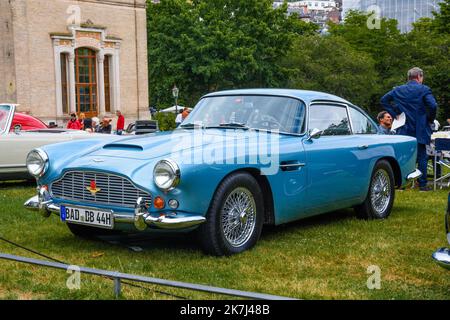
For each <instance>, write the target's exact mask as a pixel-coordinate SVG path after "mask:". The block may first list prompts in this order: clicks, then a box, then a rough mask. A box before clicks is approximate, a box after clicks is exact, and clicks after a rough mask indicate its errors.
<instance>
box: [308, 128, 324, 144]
mask: <svg viewBox="0 0 450 320" xmlns="http://www.w3.org/2000/svg"><path fill="white" fill-rule="evenodd" d="M322 134H323V131H322V130H319V129H317V128H314V129H311V130H309V134H308V141H311V140H313V139H319V138H320V137H321V136H322Z"/></svg>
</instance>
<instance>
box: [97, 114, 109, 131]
mask: <svg viewBox="0 0 450 320" xmlns="http://www.w3.org/2000/svg"><path fill="white" fill-rule="evenodd" d="M111 121H112V119H110V118H107V117H104V118H103V120H102V123H101V124H100V126H99V127H98V129H97V131H96V132H98V133H105V134H111V131H112V126H111Z"/></svg>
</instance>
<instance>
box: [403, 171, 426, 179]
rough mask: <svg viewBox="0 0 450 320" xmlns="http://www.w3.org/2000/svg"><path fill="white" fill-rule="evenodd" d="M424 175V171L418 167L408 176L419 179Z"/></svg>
mask: <svg viewBox="0 0 450 320" xmlns="http://www.w3.org/2000/svg"><path fill="white" fill-rule="evenodd" d="M421 176H422V172H421V171H420V170H419V169H416V170H415V171H414V172H411V173H410V174H408V176H407V177H406V179H407V180H414V179H419V178H420V177H421Z"/></svg>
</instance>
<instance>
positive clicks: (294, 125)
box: [181, 95, 305, 133]
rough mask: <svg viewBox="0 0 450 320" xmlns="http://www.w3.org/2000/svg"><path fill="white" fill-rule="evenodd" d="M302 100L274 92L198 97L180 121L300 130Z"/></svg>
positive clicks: (209, 125) (192, 125) (202, 125)
mask: <svg viewBox="0 0 450 320" xmlns="http://www.w3.org/2000/svg"><path fill="white" fill-rule="evenodd" d="M304 119H305V105H304V104H303V102H301V101H299V100H297V99H293V98H287V97H277V96H251V95H246V96H219V97H208V98H204V99H202V100H201V101H200V102H199V103H198V104H197V106H196V107H195V108H194V110H193V111H192V112H191V114H190V115H189V116H188V117H187V118H186V119H185V121H183V124H182V125H181V127H182V128H184V129H191V128H225V129H244V130H247V129H257V130H270V131H279V132H282V133H301V132H302V131H303V126H304Z"/></svg>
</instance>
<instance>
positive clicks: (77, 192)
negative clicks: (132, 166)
mask: <svg viewBox="0 0 450 320" xmlns="http://www.w3.org/2000/svg"><path fill="white" fill-rule="evenodd" d="M91 181H95V182H96V185H97V188H99V189H100V191H99V192H97V193H96V194H95V195H93V194H92V193H91V192H90V191H89V190H88V189H87V188H89V187H90V185H91ZM50 195H51V197H52V198H56V199H63V200H71V201H79V202H83V203H92V204H99V205H110V206H120V207H128V208H134V207H135V205H136V200H137V199H138V198H139V197H142V198H143V199H144V200H145V202H146V203H147V204H148V205H150V204H151V202H152V196H151V194H150V193H148V192H147V191H144V190H141V189H139V188H138V187H136V186H135V185H134V184H133V183H132V182H131V181H130V180H129V179H126V178H124V177H121V176H119V175H114V174H110V173H104V172H94V171H68V172H66V173H65V174H64V175H63V177H62V178H61V179H59V180H56V181H54V182H52V183H51V184H50Z"/></svg>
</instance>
